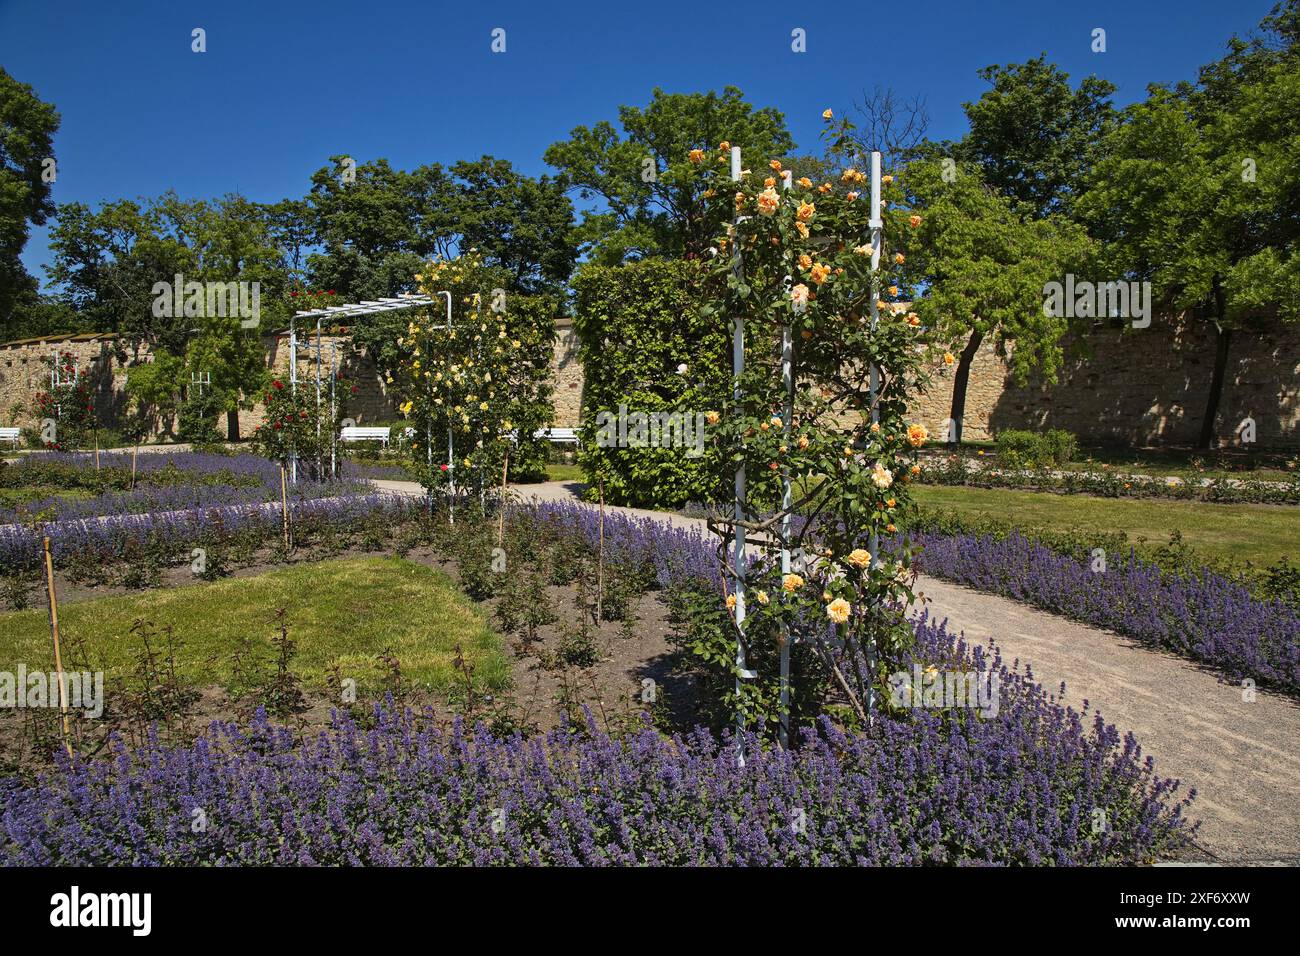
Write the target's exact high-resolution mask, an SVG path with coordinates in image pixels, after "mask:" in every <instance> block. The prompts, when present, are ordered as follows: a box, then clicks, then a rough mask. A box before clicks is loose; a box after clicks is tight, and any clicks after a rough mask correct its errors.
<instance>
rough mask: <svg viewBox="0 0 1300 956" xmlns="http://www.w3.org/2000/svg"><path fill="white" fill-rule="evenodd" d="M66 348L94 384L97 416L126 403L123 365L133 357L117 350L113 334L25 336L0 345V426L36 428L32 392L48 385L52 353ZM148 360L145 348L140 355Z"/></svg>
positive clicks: (106, 417) (108, 417) (111, 415)
mask: <svg viewBox="0 0 1300 956" xmlns="http://www.w3.org/2000/svg"><path fill="white" fill-rule="evenodd" d="M56 351H57V352H60V353H62V352H69V353H71V354H72V356H73V359H74V360H75V361H76V364H77V368H78V369H80V370H81V374H83V375H88V376H90V378H91V382H92V385H93V394H94V397H95V407H96V410H97V411H98V413H99V417H100V419H101V420H103V421H106V422H112V421H114V420H116V418H117V415H118V414H120V412H121V411H122V409H123V408H124V407H125V403H126V393H125V390H124V389H125V385H126V370H127V367H128V365H129V364H130V363H131V362H132V360H133V359H134V358H135V357H134V356H127V355H122V354H119V353H118V352H117V350H116V341H115V339H114V337H113V336H111V335H94V334H85V335H73V336H65V337H58V338H52V339H23V340H21V341H18V342H7V343H4V344H0V425H4V426H13V425H17V426H19V427H21V428H28V427H32V428H34V427H37V426H38V425H39V424H40V422H39V419H38V417H37V414H36V396H37V394H38V393H40V392H47V391H49V389H50V362H49V361H48V360H49V359H52V358H53V356H54V353H55V352H56ZM139 358H140V360H142V361H147V360H148V350H147V349H146V350H145V351H144V353H143V354H142V355H141V356H140V357H139Z"/></svg>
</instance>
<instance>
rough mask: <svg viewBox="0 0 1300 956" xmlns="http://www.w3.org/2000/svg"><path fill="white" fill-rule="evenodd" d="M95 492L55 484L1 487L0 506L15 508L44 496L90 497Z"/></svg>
mask: <svg viewBox="0 0 1300 956" xmlns="http://www.w3.org/2000/svg"><path fill="white" fill-rule="evenodd" d="M93 494H94V492H91V491H87V490H85V489H82V488H59V487H57V486H55V485H22V486H21V487H18V488H0V508H14V507H17V506H18V505H23V504H27V502H29V501H40V500H41V499H42V498H65V499H67V500H69V501H72V500H75V499H78V498H90V497H91V496H92V495H93Z"/></svg>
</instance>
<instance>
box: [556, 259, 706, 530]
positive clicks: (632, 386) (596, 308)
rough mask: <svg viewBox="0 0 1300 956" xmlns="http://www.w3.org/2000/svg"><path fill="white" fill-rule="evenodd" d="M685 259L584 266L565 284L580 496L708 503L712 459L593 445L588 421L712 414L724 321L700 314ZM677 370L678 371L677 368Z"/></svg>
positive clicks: (695, 278) (693, 273) (696, 275)
mask: <svg viewBox="0 0 1300 956" xmlns="http://www.w3.org/2000/svg"><path fill="white" fill-rule="evenodd" d="M701 281H702V272H701V270H700V269H699V267H698V266H697V265H696V264H695V263H693V262H679V261H671V260H663V259H645V260H642V261H640V262H633V263H628V264H625V265H621V266H614V267H610V266H595V265H587V266H584V267H583V268H582V269H581V270H579V272H578V273H577V275H575V276H574V278H573V289H574V295H575V299H574V320H573V325H574V329H575V330H576V331H577V333H578V337H579V340H580V341H581V344H582V357H583V373H584V381H583V419H582V436H583V444H582V448H581V450H580V451H579V453H578V462H579V464H580V465H581V466H582V468H583V472H584V474H585V476H586V479H587V483H588V486H589V488H590V489H593V490H594V489H595V487H596V485H597V482H598V480H599V479H602V478H603V480H604V484H605V499H606V501H608V502H609V503H611V504H620V505H635V506H639V507H647V508H654V507H664V508H672V507H678V506H680V505H683V504H685V503H686V502H687V501H690V500H692V499H695V500H699V499H704V500H715V499H716V498H717V497H718V495H719V494H720V493H721V491H722V489H721V488H720V487H719V486H718V483H717V478H716V476H717V475H719V474H720V473H721V472H722V470H723V462H722V460H721V458H720V457H719V453H718V452H717V451H715V450H713V449H711V448H709V447H706V449H705V452H704V455H703V456H702V457H697V458H691V457H687V455H686V454H685V449H683V448H651V447H646V448H622V447H610V448H601V447H598V445H597V444H596V418H597V416H598V415H599V414H600V413H602V412H607V413H610V414H611V415H617V414H618V413H619V410H620V406H622V407H625V408H626V409H627V411H628V413H629V414H630V413H633V412H644V413H652V412H668V413H671V412H684V413H686V414H688V415H690V416H692V419H693V416H694V415H695V414H696V413H700V414H703V413H704V412H706V411H709V410H711V409H716V408H721V407H722V404H723V399H724V397H725V396H726V395H727V394H728V391H729V389H730V382H731V379H730V376H729V374H728V370H729V369H730V367H731V362H730V358H729V355H730V337H729V335H728V333H727V329H726V323H725V322H719V321H717V320H716V319H715V318H711V317H705V316H704V315H702V314H701V311H700V308H699V298H698V295H697V286H698V284H699V283H700V282H701ZM682 365H685V366H686V372H685V373H684V374H679V373H678V368H679V367H680V366H682Z"/></svg>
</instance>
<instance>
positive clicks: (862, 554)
mask: <svg viewBox="0 0 1300 956" xmlns="http://www.w3.org/2000/svg"><path fill="white" fill-rule="evenodd" d="M849 564H851V565H853V566H854V567H856V568H865V567H869V566H870V565H871V552H870V551H868V550H866V549H865V548H854V549H853V550H852V551H850V552H849Z"/></svg>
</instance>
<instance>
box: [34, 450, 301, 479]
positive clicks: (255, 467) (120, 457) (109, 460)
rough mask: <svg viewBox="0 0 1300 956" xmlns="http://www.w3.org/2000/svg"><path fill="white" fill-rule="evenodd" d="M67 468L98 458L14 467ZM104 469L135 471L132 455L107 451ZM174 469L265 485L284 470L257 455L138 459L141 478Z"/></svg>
mask: <svg viewBox="0 0 1300 956" xmlns="http://www.w3.org/2000/svg"><path fill="white" fill-rule="evenodd" d="M47 464H48V465H53V466H56V467H65V468H88V469H94V467H95V455H94V453H93V452H85V451H72V452H66V451H43V452H37V453H35V454H31V455H24V456H23V457H22V458H21V459H19V460H18V461H17V462H16V463H15V464H13V465H11V466H10V467H12V468H16V469H18V470H19V471H20V472H21V471H22V470H23V469H25V468H30V469H32V470H33V471H36V470H38V469H39V468H40V467H41V466H43V465H47ZM99 466H100V468H120V469H125V470H126V471H130V470H131V453H130V452H124V451H111V452H110V451H105V452H100V455H99ZM168 467H171V468H174V469H177V470H179V471H183V472H194V473H196V474H202V475H212V474H219V473H221V472H230V473H231V474H235V475H254V476H256V477H258V478H259V479H261V480H262V482H263V483H264V484H268V483H271V482H275V483H277V484H278V483H279V481H280V466H279V465H277V464H276V463H275V462H273V461H270V460H268V459H266V458H262V457H259V456H257V455H242V454H241V455H218V454H215V453H212V452H201V451H170V452H145V453H143V454H140V455H137V456H136V465H135V470H136V474H137V475H150V474H154V473H156V472H159V471H163V470H164V469H166V468H168Z"/></svg>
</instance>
